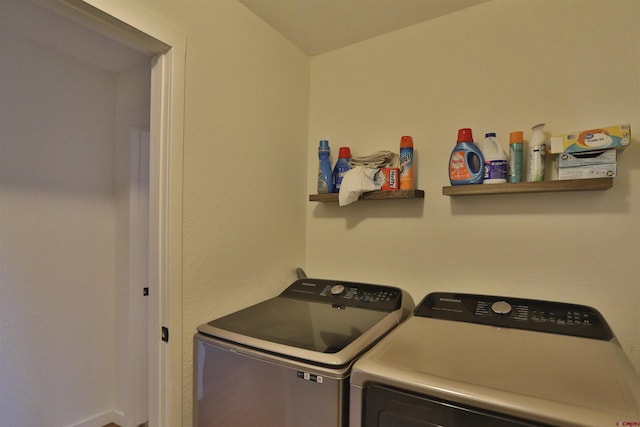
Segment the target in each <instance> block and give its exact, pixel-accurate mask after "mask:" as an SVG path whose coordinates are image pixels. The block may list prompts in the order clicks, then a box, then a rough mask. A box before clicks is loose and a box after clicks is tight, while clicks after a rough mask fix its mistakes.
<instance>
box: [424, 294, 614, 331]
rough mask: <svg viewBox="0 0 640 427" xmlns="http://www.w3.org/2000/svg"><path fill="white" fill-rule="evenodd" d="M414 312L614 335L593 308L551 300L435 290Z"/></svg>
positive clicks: (536, 328)
mask: <svg viewBox="0 0 640 427" xmlns="http://www.w3.org/2000/svg"><path fill="white" fill-rule="evenodd" d="M415 315H416V316H420V317H431V318H436V319H445V320H454V321H460V322H470V323H479V324H485V325H492V326H498V327H505V328H516V329H526V330H531V331H538V332H549V333H555V334H563V335H572V336H578V337H584V338H594V339H602V340H607V341H608V340H610V339H612V338H613V332H612V331H611V328H609V325H607V322H606V321H605V320H604V318H603V317H602V315H601V314H600V313H599V312H598V311H597V310H596V309H594V308H591V307H587V306H584V305H577V304H568V303H561V302H553V301H541V300H532V299H523V298H508V297H500V296H489V295H475V294H458V293H448V292H435V293H431V294H429V295H427V296H426V297H425V298H424V300H422V302H421V303H420V304H419V305H418V306H417V307H416V310H415Z"/></svg>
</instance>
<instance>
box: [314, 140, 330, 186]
mask: <svg viewBox="0 0 640 427" xmlns="http://www.w3.org/2000/svg"><path fill="white" fill-rule="evenodd" d="M318 158H319V159H320V163H319V165H318V194H326V193H333V175H332V173H331V149H330V148H329V141H327V140H326V139H323V140H321V141H320V145H319V146H318Z"/></svg>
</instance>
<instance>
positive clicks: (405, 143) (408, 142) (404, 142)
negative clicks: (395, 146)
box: [400, 135, 413, 148]
mask: <svg viewBox="0 0 640 427" xmlns="http://www.w3.org/2000/svg"><path fill="white" fill-rule="evenodd" d="M407 147H413V138H411V137H410V136H408V135H407V136H403V137H402V138H400V148H407Z"/></svg>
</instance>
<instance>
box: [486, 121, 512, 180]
mask: <svg viewBox="0 0 640 427" xmlns="http://www.w3.org/2000/svg"><path fill="white" fill-rule="evenodd" d="M482 155H483V157H484V179H483V180H482V183H483V184H503V183H505V182H507V154H506V153H505V152H504V149H503V148H502V144H500V141H499V140H498V138H497V137H496V134H495V132H490V133H487V134H485V138H484V141H483V142H482Z"/></svg>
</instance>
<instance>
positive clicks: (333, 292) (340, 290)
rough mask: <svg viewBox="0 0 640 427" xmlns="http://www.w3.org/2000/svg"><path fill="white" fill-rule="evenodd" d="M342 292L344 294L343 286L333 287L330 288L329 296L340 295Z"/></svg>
mask: <svg viewBox="0 0 640 427" xmlns="http://www.w3.org/2000/svg"><path fill="white" fill-rule="evenodd" d="M343 292H344V286H343V285H333V286H332V287H331V295H340V294H341V293H343Z"/></svg>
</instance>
